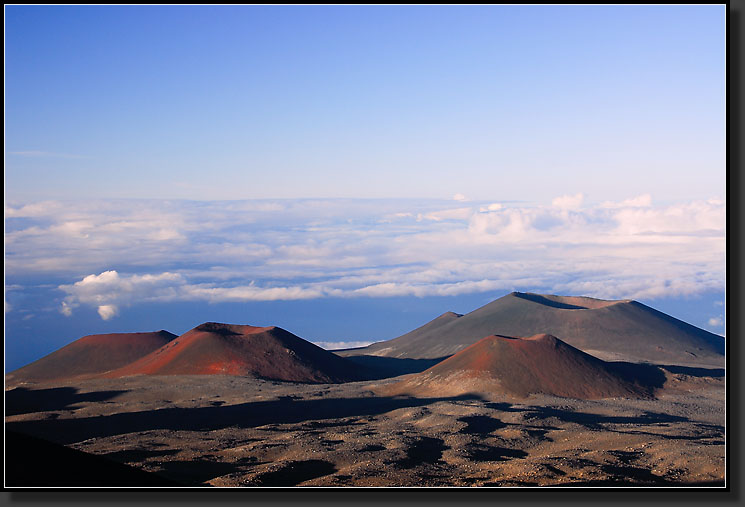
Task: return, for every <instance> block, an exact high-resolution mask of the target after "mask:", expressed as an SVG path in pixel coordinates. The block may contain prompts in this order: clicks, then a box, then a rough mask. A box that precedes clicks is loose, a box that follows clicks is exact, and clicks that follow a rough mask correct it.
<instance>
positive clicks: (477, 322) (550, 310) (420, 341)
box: [354, 292, 724, 366]
mask: <svg viewBox="0 0 745 507" xmlns="http://www.w3.org/2000/svg"><path fill="white" fill-rule="evenodd" d="M420 329H423V328H420ZM418 331H419V330H415V331H412V332H410V333H407V334H405V335H403V336H400V337H398V338H395V339H393V340H389V341H386V342H380V343H375V344H372V345H370V346H368V347H365V348H363V349H359V350H356V351H354V353H355V354H356V355H383V356H389V357H399V358H437V357H443V356H448V355H452V354H455V353H456V352H458V351H460V350H463V349H464V348H465V347H467V346H469V345H471V344H473V343H475V342H476V341H478V340H480V339H481V338H483V337H484V336H489V335H504V336H532V335H534V334H539V333H551V334H552V335H555V336H558V337H559V338H561V339H562V340H565V341H566V342H567V343H569V344H570V345H572V346H574V347H577V348H579V349H581V350H584V351H585V352H588V353H590V354H592V355H595V356H598V357H600V358H603V359H607V360H630V361H648V362H653V363H659V364H681V365H691V366H699V365H701V366H723V365H724V355H723V354H724V339H723V338H722V337H721V336H718V335H715V334H713V333H709V332H707V331H704V330H703V329H699V328H697V327H695V326H692V325H690V324H687V323H685V322H683V321H681V320H678V319H675V318H673V317H671V316H669V315H666V314H664V313H662V312H658V311H657V310H654V309H652V308H650V307H648V306H645V305H643V304H641V303H638V302H636V301H629V300H622V301H604V300H600V299H593V298H585V297H562V296H553V295H550V296H545V295H539V294H530V293H527V294H526V293H519V292H513V293H511V294H508V295H506V296H504V297H502V298H499V299H497V300H496V301H492V302H491V303H489V304H487V305H485V306H483V307H481V308H479V309H477V310H474V311H473V312H471V313H468V314H466V315H464V316H462V317H460V318H458V319H454V320H451V321H450V322H446V323H444V324H442V325H440V326H437V327H435V328H433V329H428V330H423V331H422V332H418Z"/></svg>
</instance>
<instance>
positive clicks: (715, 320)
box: [709, 317, 724, 327]
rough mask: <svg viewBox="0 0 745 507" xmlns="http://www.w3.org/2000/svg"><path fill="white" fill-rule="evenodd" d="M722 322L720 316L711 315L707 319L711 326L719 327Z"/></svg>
mask: <svg viewBox="0 0 745 507" xmlns="http://www.w3.org/2000/svg"><path fill="white" fill-rule="evenodd" d="M722 324H724V320H722V317H712V318H710V319H709V325H710V326H712V327H720V326H721V325H722Z"/></svg>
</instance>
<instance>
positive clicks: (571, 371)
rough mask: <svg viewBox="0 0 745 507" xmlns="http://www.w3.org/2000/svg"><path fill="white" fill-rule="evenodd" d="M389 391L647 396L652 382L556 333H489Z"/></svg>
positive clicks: (608, 396)
mask: <svg viewBox="0 0 745 507" xmlns="http://www.w3.org/2000/svg"><path fill="white" fill-rule="evenodd" d="M389 389H390V391H389V392H391V393H396V394H400V393H411V394H417V395H427V394H431V393H433V392H438V393H441V392H443V390H446V391H445V392H447V393H455V392H459V393H464V392H471V391H473V392H485V391H488V392H492V393H502V394H509V395H513V396H518V397H526V396H528V395H530V394H533V393H544V394H552V395H555V396H563V397H568V398H581V399H598V398H610V397H648V396H649V395H650V394H651V391H652V389H651V387H649V386H642V385H639V384H634V383H631V382H629V381H627V380H625V379H624V378H622V377H621V376H620V375H618V374H616V373H615V372H614V371H613V366H612V365H610V364H608V363H606V362H604V361H601V360H599V359H597V358H595V357H592V356H591V355H589V354H585V353H584V352H582V351H581V350H578V349H576V348H574V347H572V346H571V345H568V344H566V343H564V342H563V341H561V340H559V339H557V338H556V337H554V336H551V335H547V334H539V335H535V336H532V337H530V338H511V337H507V336H487V337H486V338H484V339H482V340H480V341H478V342H477V343H475V344H473V345H471V346H470V347H468V348H466V349H465V350H463V351H461V352H459V353H457V354H455V355H454V356H451V357H449V358H448V359H446V360H444V361H442V362H440V363H438V364H436V365H435V366H433V367H431V368H429V369H428V370H425V371H424V372H422V373H420V374H418V375H413V376H412V377H410V378H408V379H406V380H403V381H401V382H399V383H397V384H394V385H393V386H391V387H390V388H389Z"/></svg>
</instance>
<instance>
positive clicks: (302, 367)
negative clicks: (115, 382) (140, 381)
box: [105, 322, 360, 383]
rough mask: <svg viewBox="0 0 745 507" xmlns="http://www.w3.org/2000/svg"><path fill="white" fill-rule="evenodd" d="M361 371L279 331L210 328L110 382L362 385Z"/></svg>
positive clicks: (114, 374) (129, 367)
mask: <svg viewBox="0 0 745 507" xmlns="http://www.w3.org/2000/svg"><path fill="white" fill-rule="evenodd" d="M358 370H359V367H358V366H356V365H354V364H352V363H350V362H348V361H347V360H345V359H343V358H341V357H338V356H336V355H334V354H332V353H331V352H328V351H326V350H324V349H322V348H320V347H318V346H316V345H314V344H312V343H310V342H308V341H305V340H303V339H302V338H299V337H297V336H295V335H294V334H292V333H290V332H288V331H285V330H284V329H281V328H278V327H273V326H272V327H254V326H239V325H230V324H218V323H214V322H209V323H206V324H202V325H200V326H197V327H195V328H194V329H192V330H191V331H188V332H186V333H184V334H183V335H181V336H179V337H178V338H177V339H175V340H173V341H172V342H170V343H168V344H166V345H165V346H164V347H162V348H160V349H158V350H156V351H154V352H152V353H151V354H149V355H147V356H145V357H143V358H141V359H139V360H138V361H135V362H134V363H132V364H129V365H127V366H125V367H123V368H120V369H118V370H115V371H112V372H109V373H108V374H106V375H105V376H106V377H122V376H127V375H141V374H147V375H214V374H221V375H251V376H258V377H263V378H267V379H275V380H286V381H294V382H319V383H332V382H345V381H350V380H358V379H359V378H360V375H359V374H358Z"/></svg>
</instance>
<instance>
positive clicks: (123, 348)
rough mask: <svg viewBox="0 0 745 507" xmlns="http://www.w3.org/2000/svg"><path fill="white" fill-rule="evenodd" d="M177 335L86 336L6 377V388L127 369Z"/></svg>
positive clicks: (127, 334)
mask: <svg viewBox="0 0 745 507" xmlns="http://www.w3.org/2000/svg"><path fill="white" fill-rule="evenodd" d="M174 338H176V335H175V334H173V333H169V332H168V331H162V330H161V331H156V332H152V333H113V334H94V335H89V336H84V337H82V338H80V339H78V340H75V341H74V342H72V343H70V344H68V345H66V346H64V347H62V348H61V349H59V350H56V351H54V352H52V353H51V354H49V355H47V356H44V357H42V358H41V359H38V360H37V361H34V362H33V363H30V364H27V365H26V366H23V367H21V368H19V369H17V370H15V371H12V372H10V373H9V374H8V375H6V376H5V381H6V385H10V384H19V383H24V382H34V383H35V382H47V381H51V380H64V379H71V378H88V377H92V376H96V375H100V374H102V373H105V372H107V371H110V370H114V369H116V368H120V367H122V366H125V365H127V364H129V363H132V362H133V361H136V360H137V359H140V358H141V357H143V356H146V355H147V354H149V353H150V352H153V351H154V350H157V349H159V348H160V347H162V346H163V345H165V344H167V343H168V342H170V341H171V340H173V339H174Z"/></svg>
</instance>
